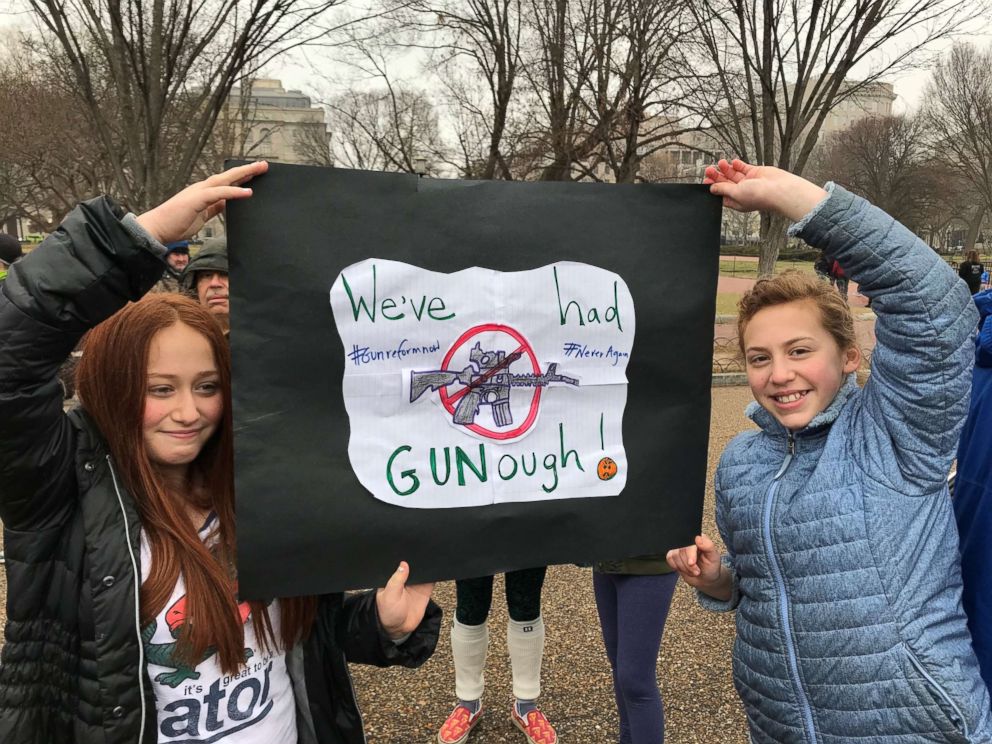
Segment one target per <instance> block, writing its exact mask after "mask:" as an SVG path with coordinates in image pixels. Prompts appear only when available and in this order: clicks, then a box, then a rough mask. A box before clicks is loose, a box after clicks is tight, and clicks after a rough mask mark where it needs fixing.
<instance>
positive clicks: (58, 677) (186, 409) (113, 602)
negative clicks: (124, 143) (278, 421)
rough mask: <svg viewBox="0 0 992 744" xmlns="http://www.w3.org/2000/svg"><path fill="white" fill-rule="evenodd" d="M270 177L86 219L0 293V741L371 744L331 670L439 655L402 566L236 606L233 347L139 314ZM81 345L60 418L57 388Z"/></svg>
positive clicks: (83, 208) (192, 320)
mask: <svg viewBox="0 0 992 744" xmlns="http://www.w3.org/2000/svg"><path fill="white" fill-rule="evenodd" d="M267 167H268V166H267V164H266V163H264V162H263V163H252V164H250V165H245V166H241V167H238V168H232V169H230V170H228V171H226V172H224V173H221V174H218V175H216V176H213V177H211V178H209V179H207V180H206V181H202V182H200V183H198V184H194V185H193V186H190V187H189V188H187V189H185V190H184V191H182V192H181V193H179V194H177V195H176V196H175V197H173V198H172V199H170V200H169V201H167V202H165V203H164V204H162V205H160V206H159V207H156V208H155V209H153V210H151V211H149V212H147V213H145V214H142V215H140V216H135V215H133V214H126V213H125V212H124V210H122V209H121V208H120V207H118V206H117V205H116V204H114V203H113V202H112V201H111V200H110V199H107V198H101V199H94V200H91V201H89V202H85V203H83V204H81V205H80V206H79V207H77V208H76V210H74V211H73V212H72V213H71V214H70V215H69V217H68V218H67V219H66V220H65V222H64V223H63V224H62V225H61V227H60V228H59V229H58V230H57V231H56V232H55V233H53V235H52V236H51V237H50V238H48V240H46V241H45V243H43V244H42V245H41V246H39V248H38V249H37V250H36V251H34V252H33V253H32V255H31V256H29V257H28V258H26V259H25V260H23V261H21V262H19V263H18V264H17V265H16V266H15V267H13V268H12V270H11V272H10V274H9V276H8V278H7V281H6V282H5V283H4V287H3V289H2V291H0V483H2V488H0V519H2V521H3V524H4V541H5V549H6V558H7V577H8V593H7V625H6V645H5V646H4V648H3V653H2V659H0V741H4V742H37V743H38V744H41V743H42V742H44V743H46V744H47V743H49V742H68V743H78V744H84V743H86V742H101V743H103V742H139V744H140V743H142V742H143V743H145V744H154V743H155V742H173V741H174V742H179V741H182V742H216V741H220V740H223V742H224V744H243V743H249V742H250V743H251V744H256V743H257V742H263V741H264V742H273V743H276V742H278V743H279V744H282V742H301V743H302V742H306V743H308V744H310V743H313V744H316V742H334V743H336V744H351V743H352V742H355V743H357V742H364V735H363V732H362V723H361V716H360V714H359V711H358V707H357V704H356V702H355V699H354V694H353V691H352V689H351V683H350V677H349V675H348V670H347V666H346V661H352V662H359V663H370V664H377V665H380V666H386V665H391V664H403V665H406V666H418V665H419V664H421V663H423V661H425V660H426V659H427V658H428V657H429V656H430V655H431V653H432V652H433V649H434V645H435V643H436V641H437V632H438V627H439V625H440V611H439V610H438V609H437V607H436V606H434V605H433V603H431V602H430V593H431V589H432V586H431V585H420V586H407V585H406V579H407V576H408V574H409V569H408V566H407V565H406V564H405V563H401V564H400V566H399V568H398V569H397V571H396V573H395V574H394V575H393V577H392V578H391V579H390V581H389V582H388V584H387V585H386V587H385V588H384V589H380V590H378V591H376V592H369V593H365V594H359V595H354V596H349V597H348V598H347V599H345V598H344V597H342V595H340V594H332V595H325V596H321V597H296V598H290V599H280V600H277V601H272V602H262V601H245V602H242V601H239V599H238V596H237V575H236V570H235V565H236V564H235V558H236V532H235V519H234V484H233V456H232V452H233V448H232V426H231V383H230V360H229V356H228V347H227V342H226V340H225V339H224V336H223V333H222V331H221V328H220V326H219V325H218V324H217V322H216V321H215V320H214V319H213V318H212V316H211V315H210V314H209V313H208V312H207V311H206V310H205V309H204V308H202V307H200V306H199V305H198V304H197V303H196V302H194V301H192V300H190V299H186V298H183V297H180V296H178V295H169V294H164V295H152V296H149V297H146V298H145V299H141V297H142V295H144V294H145V292H147V291H148V290H149V289H150V288H151V287H152V286H153V285H154V284H155V282H156V281H158V279H159V277H160V276H161V274H162V271H163V268H164V262H163V257H164V255H165V247H164V245H163V244H164V243H167V242H171V241H175V240H181V239H184V238H186V237H188V236H190V235H191V234H193V233H194V232H195V231H196V230H198V229H199V228H200V226H202V224H203V223H204V222H205V221H206V220H207V219H210V218H211V217H212V216H214V215H216V214H217V213H218V212H220V210H221V209H223V206H224V201H225V200H226V199H240V198H245V197H248V196H250V195H251V190H250V189H248V188H244V187H243V186H242V184H243V183H245V182H246V181H248V180H249V179H250V178H252V177H253V176H255V175H258V174H261V173H264V172H265V170H266V169H267ZM129 301H130V302H131V303H132V304H128V302H129ZM122 308H123V309H122ZM91 328H92V329H93V330H92V331H91V333H90V335H89V338H88V341H87V347H86V354H85V355H84V356H83V358H82V361H81V363H80V366H79V368H78V372H77V380H78V389H79V395H80V400H81V402H82V407H81V408H77V409H75V410H73V411H71V412H70V413H69V414H64V413H63V412H62V400H61V393H60V389H59V386H58V381H57V378H56V373H57V370H58V367H59V365H60V363H61V362H62V361H63V360H64V359H65V357H67V356H68V355H69V352H70V351H71V350H72V348H73V347H74V346H75V345H76V343H77V341H78V340H79V338H80V336H82V334H83V333H85V332H86V331H88V330H89V329H91Z"/></svg>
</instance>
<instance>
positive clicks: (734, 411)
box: [0, 387, 751, 744]
mask: <svg viewBox="0 0 992 744" xmlns="http://www.w3.org/2000/svg"><path fill="white" fill-rule="evenodd" d="M750 399H751V396H750V391H749V390H748V389H747V388H745V387H728V388H713V409H712V415H711V429H710V451H709V477H708V479H707V481H708V483H709V485H708V487H707V493H706V507H705V509H704V517H703V529H704V530H705V531H706V532H707V533H708V534H709V535H711V536H713V537H714V538H716V536H717V532H716V526H715V524H714V521H713V488H712V482H713V471H714V470H715V468H716V463H717V461H718V459H719V456H720V453H721V452H722V451H723V448H724V447H725V446H726V444H727V442H729V441H730V439H731V437H733V436H734V435H735V434H737V433H738V432H739V431H742V430H743V429H745V428H747V427H749V426H750V423H749V422H748V421H747V420H746V419H745V418H744V416H743V411H744V406H745V405H746V404H747V403H748V402H749V401H750ZM0 549H2V540H0ZM494 591H495V594H494V597H495V600H496V601H494V602H493V612H492V616H491V619H492V622H491V624H490V646H489V647H490V650H489V662H488V664H487V665H486V697H485V702H486V704H487V706H489V710H488V711H487V713H486V714H485V716H484V717H483V719H482V721H481V722H480V723H479V725H478V727H477V728H476V730H475V732H474V733H473V734H472V737H471V739H470V744H503V743H504V742H506V743H507V744H511V743H512V744H523V741H524V740H523V736H522V735H521V734H520V732H519V731H518V730H517V729H516V728H514V727H513V725H512V724H511V723H510V720H509V717H508V716H509V704H510V700H511V697H512V692H511V686H510V674H509V662H508V659H507V657H506V638H505V629H506V606H505V603H503V602H502V601H500V600H501V599H502V596H503V594H502V591H503V587H502V580H501V579H497V585H496V588H495V590H494ZM454 594H455V593H454V584H453V583H452V582H446V583H444V584H439V585H438V587H437V589H436V590H435V592H434V597H435V599H436V600H437V602H438V603H439V604H440V605H441V606H442V607H443V608H444V610H445V624H444V629H443V631H442V634H441V641H440V643H439V644H438V649H437V652H436V653H435V654H434V656H433V658H431V660H430V661H428V662H427V663H426V664H425V665H424V666H423V667H422V668H420V669H419V670H407V669H372V668H368V667H360V666H355V667H353V668H352V672H353V675H354V679H355V687H356V689H357V691H358V695H359V700H360V703H361V706H362V711H363V714H364V716H365V725H366V731H367V733H368V741H369V744H432V742H435V741H436V739H435V737H436V734H437V728H438V727H439V726H440V725H441V722H442V721H443V720H444V718H445V716H446V715H447V714H448V712H449V710H450V707H451V705H452V704H453V702H454V701H453V698H454V684H455V683H454V672H453V666H452V663H451V645H450V643H449V635H448V634H449V630H450V622H451V616H452V614H453V612H454ZM6 596H7V582H6V577H5V575H4V574H3V572H0V598H3V599H4V602H2V603H0V628H2V627H3V623H4V622H5V621H6V613H5V612H4V609H3V605H5V604H6V601H5V600H6ZM542 609H543V614H544V618H545V622H546V627H547V641H546V647H545V657H544V674H543V691H542V695H541V704H542V708H543V710H544V711H545V712H546V713H547V714H548V717H549V719H550V720H551V722H552V723H553V724H555V725H556V727H557V729H558V733H559V740H560V741H561V742H562V744H611V743H612V742H615V741H616V738H615V737H616V731H617V715H616V704H615V702H614V699H613V686H612V682H611V680H610V669H609V664H608V662H607V660H606V654H605V652H604V650H603V642H602V638H601V636H600V634H599V621H598V619H597V617H596V604H595V601H594V599H593V594H592V579H591V575H590V571H589V570H588V569H580V568H576V567H574V566H554V567H552V568H551V569H549V571H548V578H547V581H546V583H545V587H544V595H543V608H542ZM733 637H734V623H733V616H732V615H727V616H718V615H714V614H712V613H707V612H704V611H703V610H701V609H700V608H699V606H698V605H697V604H696V601H695V599H694V598H693V596H692V593H691V591H690V590H689V588H688V587H686V586H685V585H684V584H681V583H680V584H679V587H678V590H677V591H676V594H675V600H674V602H673V604H672V609H671V614H670V615H669V619H668V623H667V627H666V629H665V637H664V641H663V643H662V648H661V655H660V658H659V660H658V679H659V680H660V681H661V688H662V694H663V695H664V699H665V713H666V719H667V720H666V739H665V740H666V742H668V744H689V743H690V742H700V743H702V742H706V743H707V744H712V743H713V742H719V743H720V744H746V743H747V733H746V728H745V724H744V716H743V713H742V712H741V708H740V704H739V703H738V700H737V697H736V694H735V693H734V689H733V684H732V682H731V678H730V649H731V645H732V644H733ZM2 640H3V637H2V631H0V643H2Z"/></svg>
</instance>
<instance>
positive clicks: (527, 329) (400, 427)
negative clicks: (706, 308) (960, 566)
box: [330, 258, 634, 508]
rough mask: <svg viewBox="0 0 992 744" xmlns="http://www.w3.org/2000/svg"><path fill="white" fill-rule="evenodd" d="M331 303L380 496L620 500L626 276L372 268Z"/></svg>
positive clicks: (347, 386) (361, 458)
mask: <svg viewBox="0 0 992 744" xmlns="http://www.w3.org/2000/svg"><path fill="white" fill-rule="evenodd" d="M330 299H331V308H332V310H333V314H334V322H335V323H336V324H337V329H338V332H339V334H340V335H341V339H342V341H343V342H344V350H345V371H344V381H343V393H344V403H345V408H346V409H347V411H348V418H349V422H350V425H351V436H350V439H349V445H348V456H349V459H350V461H351V465H352V467H353V468H354V470H355V474H356V475H357V477H358V479H359V481H360V482H361V483H362V485H364V486H365V487H366V488H367V489H368V490H369V491H370V492H371V493H372V494H373V495H374V496H375V497H376V498H378V499H381V500H382V501H386V502H389V503H390V504H396V505H398V506H406V507H414V508H450V507H465V506H481V505H486V504H493V503H499V502H508V501H539V500H544V499H560V498H578V497H592V496H615V495H617V494H619V493H620V492H621V491H622V490H623V487H624V484H625V483H626V479H627V476H626V473H627V459H626V455H625V454H624V448H623V411H624V406H625V405H626V401H627V377H626V368H627V361H628V359H629V358H630V353H631V349H632V348H633V342H634V302H633V298H632V297H631V295H630V291H629V290H628V289H627V285H626V284H625V283H624V281H623V279H622V278H621V277H620V276H618V275H617V274H615V273H613V272H610V271H607V270H605V269H602V268H598V267H595V266H590V265H588V264H580V263H569V262H560V263H555V264H552V265H549V266H543V267H541V268H538V269H532V270H530V271H521V272H498V271H493V270H491V269H482V268H476V267H473V268H471V269H465V270H464V271H459V272H456V273H453V274H442V273H438V272H433V271H428V270H426V269H422V268H419V267H416V266H411V265H409V264H405V263H400V262H396V261H389V260H385V259H376V258H371V259H366V260H365V261H362V262H360V263H357V264H354V265H352V266H349V267H348V268H346V269H344V270H343V271H342V272H341V274H340V275H339V276H338V277H337V279H336V280H335V282H334V285H333V286H332V287H331V292H330Z"/></svg>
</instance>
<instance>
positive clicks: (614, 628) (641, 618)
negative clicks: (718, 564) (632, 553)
mask: <svg viewBox="0 0 992 744" xmlns="http://www.w3.org/2000/svg"><path fill="white" fill-rule="evenodd" d="M677 580H678V574H677V573H675V572H674V571H673V570H672V569H671V567H670V566H669V565H668V564H667V563H666V562H665V557H664V556H661V555H649V556H638V557H635V558H626V559H624V560H619V561H601V562H599V563H597V564H596V565H595V566H594V567H593V574H592V585H593V590H594V592H595V594H596V610H597V611H598V613H599V622H600V625H601V626H602V630H603V642H604V643H605V645H606V656H607V658H608V659H609V660H610V668H611V670H612V671H613V693H614V695H615V697H616V700H617V711H618V712H619V714H620V732H619V735H618V738H617V741H618V742H619V744H662V742H664V741H665V709H664V707H663V705H662V701H661V690H659V689H658V676H657V668H658V651H659V650H660V649H661V636H662V633H663V631H664V630H665V620H666V618H667V617H668V608H669V607H670V606H671V604H672V596H673V595H674V594H675V583H676V581H677Z"/></svg>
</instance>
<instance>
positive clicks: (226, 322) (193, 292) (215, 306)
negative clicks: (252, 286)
mask: <svg viewBox="0 0 992 744" xmlns="http://www.w3.org/2000/svg"><path fill="white" fill-rule="evenodd" d="M227 267H228V263H227V238H224V237H220V238H210V239H209V240H207V241H206V242H205V243H204V244H203V247H202V248H200V252H199V253H197V254H196V257H195V258H194V259H193V260H192V261H190V262H189V265H187V266H186V268H185V269H184V270H183V273H182V276H181V277H180V279H179V286H180V289H181V290H182V291H183V292H185V293H186V294H188V295H189V296H191V297H193V298H195V299H196V300H197V301H198V302H199V303H200V304H201V305H203V306H204V307H205V308H207V310H208V311H209V312H210V313H211V314H212V315H213V316H214V317H215V318H216V319H217V321H218V322H219V323H220V324H221V327H222V328H223V329H224V332H225V333H228V332H230V329H231V316H230V313H231V305H230V286H229V282H228V276H227Z"/></svg>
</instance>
